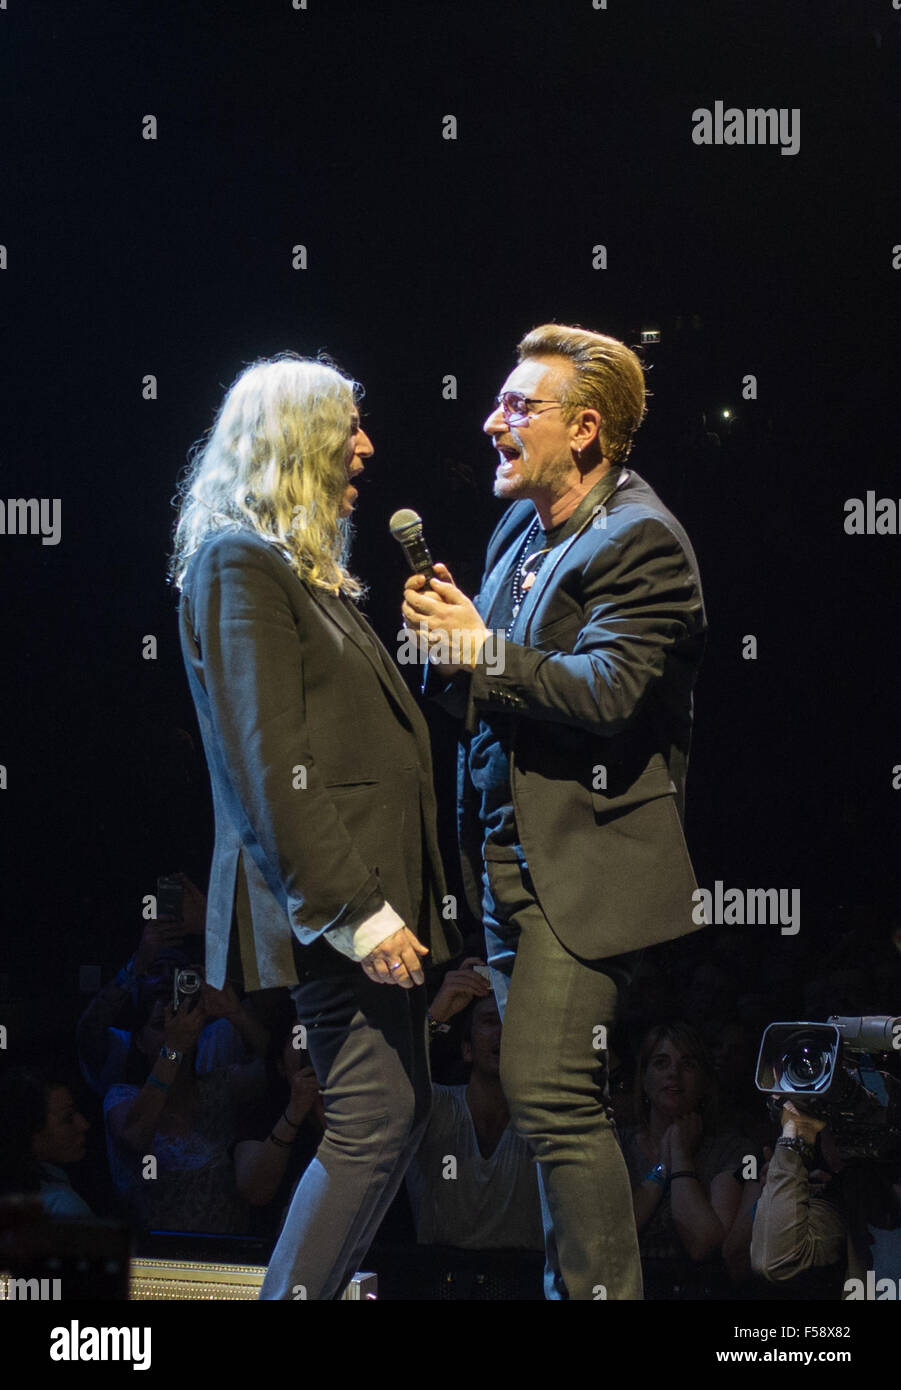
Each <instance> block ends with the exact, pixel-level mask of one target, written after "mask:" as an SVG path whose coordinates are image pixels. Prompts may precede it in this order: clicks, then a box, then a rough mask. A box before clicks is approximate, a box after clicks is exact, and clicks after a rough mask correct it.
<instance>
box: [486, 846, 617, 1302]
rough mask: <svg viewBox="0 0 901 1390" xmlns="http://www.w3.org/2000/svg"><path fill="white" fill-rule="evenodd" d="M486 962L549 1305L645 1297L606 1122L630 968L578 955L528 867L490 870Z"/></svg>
mask: <svg viewBox="0 0 901 1390" xmlns="http://www.w3.org/2000/svg"><path fill="white" fill-rule="evenodd" d="M483 888H484V894H483V908H484V922H485V937H486V942H487V946H488V963H489V965H490V967H491V977H492V984H493V986H494V992H495V995H496V998H497V1004H498V1009H499V1011H500V1014H501V1019H502V1021H503V1032H502V1035H501V1065H500V1070H501V1084H502V1085H503V1088H504V1092H505V1094H506V1097H507V1102H508V1104H509V1106H510V1115H511V1119H512V1121H513V1124H514V1126H515V1128H516V1130H517V1131H518V1132H519V1133H520V1134H521V1135H522V1136H523V1138H524V1139H526V1141H527V1142H528V1144H529V1145H530V1147H531V1149H532V1152H533V1153H534V1155H535V1157H536V1159H537V1160H538V1174H539V1188H540V1192H541V1205H542V1214H543V1219H544V1234H545V1251H546V1265H545V1285H544V1287H545V1297H546V1298H551V1299H590V1300H594V1299H600V1298H607V1299H640V1298H641V1297H642V1285H641V1264H640V1259H639V1253H638V1236H637V1234H636V1230H635V1218H634V1214H633V1208H632V1193H631V1187H630V1183H629V1176H628V1172H627V1169H626V1164H625V1160H624V1159H623V1155H622V1151H621V1149H620V1146H619V1143H618V1141H617V1137H616V1132H615V1130H614V1128H613V1125H612V1122H611V1120H610V1118H609V1117H608V1114H607V1109H606V1104H605V1102H606V1100H607V1058H606V1053H605V1051H604V1050H603V1049H598V1048H597V1046H596V1044H597V1042H598V1041H600V1040H603V1039H604V1037H605V1034H604V1033H601V1032H599V1031H598V1029H599V1026H600V1027H602V1028H604V1029H606V1036H607V1037H608V1038H609V1034H610V1033H611V1031H612V1028H613V1023H614V1018H615V1013H616V1004H617V993H618V983H617V981H618V979H622V972H624V971H626V970H628V967H629V966H630V964H631V963H632V962H631V959H629V958H625V957H617V958H616V960H614V961H602V962H600V965H598V964H596V963H587V962H585V961H583V960H580V959H579V958H578V957H576V956H573V955H572V954H571V953H570V952H569V951H567V950H566V948H565V947H564V946H563V945H562V944H561V943H560V941H558V939H557V937H556V936H555V935H554V933H553V931H552V930H551V928H550V926H549V924H548V921H547V918H546V917H545V915H544V913H543V912H542V910H541V907H540V905H539V903H538V900H537V896H536V893H535V887H534V884H533V883H532V879H531V877H530V875H529V871H528V866H527V865H526V864H525V861H524V859H523V858H522V856H521V855H520V857H519V859H518V860H516V859H513V858H512V857H511V858H510V859H509V860H500V859H498V860H490V861H489V862H488V863H486V865H485V874H484V880H483Z"/></svg>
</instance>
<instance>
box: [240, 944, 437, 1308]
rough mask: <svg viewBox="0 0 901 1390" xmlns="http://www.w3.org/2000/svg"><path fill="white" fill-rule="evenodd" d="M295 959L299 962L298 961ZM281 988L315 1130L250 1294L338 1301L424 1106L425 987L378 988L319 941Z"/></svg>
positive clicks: (408, 1151) (390, 1192)
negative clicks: (322, 1119)
mask: <svg viewBox="0 0 901 1390" xmlns="http://www.w3.org/2000/svg"><path fill="white" fill-rule="evenodd" d="M299 963H300V962H299ZM302 968H303V970H304V978H303V979H302V981H301V983H300V984H299V985H298V986H297V987H296V988H295V989H294V990H293V991H292V997H293V999H294V1002H295V1005H296V1008H297V1017H298V1019H299V1020H300V1022H301V1023H303V1024H304V1025H305V1027H306V1029H307V1048H308V1050H309V1053H310V1060H311V1062H312V1064H313V1067H314V1068H315V1071H316V1075H317V1076H318V1078H319V1081H320V1084H321V1085H322V1087H323V1090H324V1101H325V1114H326V1130H325V1134H324V1136H323V1139H322V1141H321V1143H320V1145H319V1149H318V1151H317V1154H316V1157H315V1158H314V1159H313V1161H312V1163H311V1164H310V1165H309V1167H308V1168H307V1169H306V1170H305V1172H304V1174H303V1176H302V1178H301V1180H300V1182H299V1183H298V1184H297V1187H296V1189H295V1191H294V1196H293V1198H292V1200H291V1205H290V1208H289V1210H288V1214H287V1217H286V1218H285V1224H284V1227H283V1228H282V1232H281V1235H280V1236H279V1238H278V1241H277V1243H276V1246H275V1249H274V1250H273V1252H272V1258H271V1261H270V1264H269V1268H268V1270H267V1272H266V1277H265V1279H264V1281H263V1287H262V1289H261V1291H260V1298H263V1299H301V1298H306V1299H337V1298H340V1297H341V1294H342V1292H343V1290H344V1288H345V1286H346V1284H347V1283H348V1281H349V1279H350V1278H351V1277H352V1275H353V1274H354V1272H355V1271H356V1270H357V1269H359V1267H360V1265H361V1263H362V1261H363V1260H364V1259H365V1257H366V1252H367V1250H368V1249H369V1246H370V1245H371V1243H372V1240H373V1238H374V1236H375V1234H376V1231H377V1230H378V1228H379V1226H380V1225H381V1222H382V1219H383V1217H384V1215H385V1212H386V1211H387V1209H388V1207H389V1206H390V1204H391V1202H392V1200H393V1198H394V1196H395V1194H396V1192H397V1190H398V1188H399V1187H400V1184H401V1181H402V1179H403V1175H404V1172H405V1170H406V1168H407V1165H408V1164H409V1162H410V1159H411V1158H412V1157H413V1154H414V1153H415V1151H416V1148H417V1147H418V1145H419V1141H420V1139H421V1138H422V1134H423V1131H424V1129H425V1126H426V1124H427V1122H428V1117H429V1112H430V1109H431V1103H432V1099H431V1096H432V1093H431V1080H430V1077H429V1064H428V1048H427V1042H426V1022H425V1016H426V1007H427V1001H426V994H425V987H424V986H423V985H419V986H414V988H413V989H411V990H404V989H401V988H400V986H399V985H377V984H373V982H372V981H371V980H369V979H368V978H367V976H366V975H364V973H363V970H362V968H361V967H360V966H359V965H355V964H354V963H353V962H351V961H347V960H342V959H341V957H339V956H336V954H335V952H334V951H333V950H332V948H331V947H330V946H329V945H327V944H326V943H324V942H323V943H316V944H315V945H314V946H311V947H306V948H304V950H303V953H302Z"/></svg>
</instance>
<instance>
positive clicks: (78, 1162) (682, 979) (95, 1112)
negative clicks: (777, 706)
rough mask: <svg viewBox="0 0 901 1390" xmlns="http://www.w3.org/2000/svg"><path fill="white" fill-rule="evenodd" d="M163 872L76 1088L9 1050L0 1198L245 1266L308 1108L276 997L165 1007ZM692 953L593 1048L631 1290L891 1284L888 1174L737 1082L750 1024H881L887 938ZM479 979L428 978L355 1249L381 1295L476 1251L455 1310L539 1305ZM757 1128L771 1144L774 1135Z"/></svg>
mask: <svg viewBox="0 0 901 1390" xmlns="http://www.w3.org/2000/svg"><path fill="white" fill-rule="evenodd" d="M180 877H181V879H182V882H183V885H184V907H183V917H182V920H175V919H171V918H170V919H165V918H160V919H158V920H149V921H147V922H145V923H144V924H143V927H142V929H141V931H140V934H139V936H138V939H137V942H136V949H135V951H134V954H133V955H132V956H131V957H130V958H129V960H128V961H127V962H126V963H124V964H123V966H122V968H121V969H120V970H119V971H118V972H117V974H116V975H115V976H114V977H113V978H112V979H111V980H110V981H109V982H108V983H107V984H105V985H104V986H103V988H102V989H101V990H100V991H99V993H98V994H97V995H96V996H95V997H94V998H92V999H91V1001H90V1003H89V1004H88V1006H87V1008H86V1009H85V1010H84V1012H83V1014H82V1016H81V1018H80V1020H79V1023H78V1028H77V1072H78V1073H79V1074H78V1075H76V1074H75V1072H76V1068H75V1066H74V1065H73V1066H72V1067H70V1068H69V1069H68V1070H67V1069H66V1067H65V1066H60V1065H59V1063H58V1062H57V1063H55V1064H54V1068H52V1069H48V1068H47V1067H45V1066H41V1065H35V1066H34V1067H31V1066H23V1065H21V1063H20V1062H19V1061H18V1060H17V1059H15V1058H10V1060H9V1064H8V1065H7V1067H6V1069H5V1071H4V1073H3V1075H2V1078H0V1110H2V1114H3V1138H2V1141H0V1193H2V1194H3V1196H5V1197H7V1198H9V1197H11V1196H13V1195H14V1194H31V1195H32V1196H33V1197H35V1198H37V1199H38V1200H39V1201H40V1204H41V1206H42V1208H43V1210H44V1212H45V1213H46V1215H47V1216H49V1217H50V1218H52V1219H54V1220H72V1219H75V1220H81V1221H84V1220H90V1219H91V1218H92V1217H94V1216H102V1217H108V1216H117V1217H119V1218H124V1219H125V1220H126V1221H127V1222H128V1224H129V1226H130V1228H131V1229H132V1231H133V1233H134V1237H135V1241H136V1248H137V1249H138V1250H141V1251H144V1252H150V1253H152V1252H153V1251H154V1250H155V1249H157V1248H158V1242H159V1241H160V1240H161V1239H162V1237H163V1233H167V1232H168V1233H172V1232H179V1233H182V1235H183V1236H185V1235H186V1236H190V1235H194V1236H201V1235H202V1236H216V1235H220V1236H228V1237H241V1238H244V1240H245V1241H246V1242H247V1249H252V1250H253V1251H255V1252H256V1255H255V1258H256V1259H257V1260H258V1261H260V1262H264V1261H265V1258H266V1254H267V1252H268V1250H270V1249H271V1247H272V1244H273V1243H274V1241H275V1239H276V1237H277V1235H278V1231H279V1228H280V1224H281V1221H282V1219H283V1217H284V1214H285V1211H286V1208H287V1205H288V1203H289V1200H290V1196H291V1192H292V1190H293V1187H294V1185H295V1183H296V1182H297V1180H298V1178H299V1176H300V1175H301V1173H302V1172H303V1171H304V1168H305V1167H306V1165H307V1164H308V1163H309V1161H310V1160H311V1158H312V1157H313V1155H314V1154H315V1152H316V1148H317V1145H318V1143H319V1140H320V1138H321V1136H322V1134H323V1131H324V1127H325V1125H326V1123H327V1118H326V1115H325V1112H324V1108H323V1102H322V1097H321V1094H320V1089H319V1085H318V1082H317V1079H316V1076H315V1073H314V1071H313V1068H312V1067H311V1066H310V1063H309V1059H308V1057H307V1054H306V1053H305V1051H304V1049H303V1045H302V1044H303V1041H304V1039H303V1031H302V1029H301V1028H300V1027H299V1025H298V1024H297V1023H296V1019H295V1016H294V1012H293V1009H292V1007H291V1001H290V998H289V996H288V992H287V991H286V990H269V991H262V992H259V993H256V994H254V995H250V996H247V997H245V998H243V999H240V998H238V996H237V994H236V993H235V991H234V990H233V989H232V988H231V987H230V986H226V988H225V989H223V990H215V989H213V988H211V987H210V986H209V985H207V984H200V986H199V988H198V989H197V991H196V993H195V994H193V995H190V994H188V995H185V994H182V996H181V998H180V999H179V1006H178V1008H175V1007H174V999H175V998H176V996H177V989H176V987H175V980H176V977H177V976H178V974H179V972H180V971H184V970H188V971H189V972H190V971H191V970H195V971H196V972H197V973H198V975H200V976H201V977H202V954H203V951H202V941H203V937H202V922H203V912H204V897H203V895H202V893H201V892H200V890H199V889H198V888H197V887H196V885H194V884H193V883H192V882H191V880H190V879H188V878H187V877H186V876H185V875H181V876H180ZM704 938H705V940H704V941H703V943H697V944H695V943H691V944H689V945H686V944H685V943H679V944H678V947H664V948H654V949H652V950H649V951H646V952H644V953H643V955H642V956H641V958H640V959H639V961H638V964H637V966H636V970H635V974H634V977H633V980H632V986H631V989H630V991H629V993H628V995H627V997H626V1001H625V1007H624V1010H623V1015H622V1020H621V1023H620V1025H619V1026H618V1029H617V1035H616V1037H614V1038H613V1039H610V1040H609V1050H607V1051H605V1050H604V1049H603V1048H602V1049H599V1053H598V1085H599V1086H600V1087H602V1088H604V1089H605V1093H606V1095H608V1096H609V1103H610V1105H611V1107H612V1112H613V1115H614V1119H615V1121H616V1125H617V1130H618V1134H619V1138H620V1142H621V1144H622V1147H623V1152H624V1155H625V1158H626V1162H627V1166H628V1169H629V1174H630V1178H631V1181H632V1185H633V1200H634V1206H635V1216H636V1223H637V1227H638V1232H639V1243H640V1249H641V1255H642V1272H643V1278H644V1286H645V1297H646V1298H647V1299H651V1300H660V1299H663V1300H672V1299H709V1298H716V1299H748V1298H817V1297H836V1298H838V1297H841V1296H842V1291H843V1289H844V1288H845V1284H846V1281H847V1279H848V1278H849V1277H850V1276H852V1275H857V1276H860V1277H863V1276H864V1275H865V1273H866V1271H867V1270H868V1269H869V1270H873V1271H874V1276H873V1277H878V1278H886V1277H888V1278H890V1279H893V1280H898V1279H899V1278H901V1201H899V1195H901V1159H899V1158H895V1159H894V1160H889V1161H885V1162H882V1163H877V1162H867V1161H863V1162H857V1163H843V1161H842V1157H841V1154H840V1152H839V1150H838V1148H837V1147H836V1145H835V1143H834V1142H833V1141H832V1139H831V1136H830V1133H829V1130H828V1128H827V1127H824V1126H823V1124H822V1122H821V1121H819V1120H817V1119H815V1118H813V1117H812V1116H810V1115H807V1114H804V1113H802V1112H800V1111H798V1110H797V1109H795V1108H794V1107H793V1106H792V1105H791V1104H790V1103H789V1104H788V1105H786V1106H785V1107H784V1108H783V1110H782V1114H781V1130H780V1127H779V1126H774V1125H773V1123H772V1121H771V1120H770V1119H769V1118H768V1114H767V1107H766V1104H765V1100H766V1098H765V1097H764V1096H762V1095H761V1093H760V1092H759V1091H758V1090H757V1089H756V1087H755V1084H754V1076H755V1064H756V1058H757V1051H758V1047H759V1043H760V1037H761V1033H762V1031H763V1029H764V1028H765V1027H766V1026H767V1024H769V1023H770V1022H771V1021H773V1020H776V1019H784V1020H791V1019H798V1020H807V1021H810V1020H825V1019H826V1018H827V1017H828V1016H830V1015H832V1014H842V1015H860V1014H864V1015H865V1014H877V1013H882V1012H885V1002H886V1000H887V999H892V998H897V993H898V988H899V984H901V949H899V943H898V941H897V940H896V939H894V938H893V937H892V936H891V935H890V934H888V933H887V934H886V935H885V936H884V937H883V938H881V939H880V938H879V937H878V936H875V937H874V935H873V934H872V932H870V931H868V930H864V929H863V926H862V924H861V925H858V926H857V927H855V926H854V925H850V926H848V927H847V928H846V929H844V930H841V929H836V930H835V931H834V932H833V933H832V934H831V939H830V941H829V943H828V947H827V948H826V949H824V941H823V940H822V938H821V939H820V940H819V941H818V943H817V945H816V953H817V961H816V968H813V962H812V961H811V963H810V964H811V969H810V970H809V972H804V971H803V970H802V969H801V967H802V965H803V962H802V961H801V959H800V955H799V956H798V958H797V959H796V960H795V961H794V962H793V968H792V970H789V969H787V968H782V969H777V968H776V967H775V966H774V965H773V963H772V961H771V960H770V959H769V957H768V956H767V954H766V953H765V951H758V959H757V961H756V962H754V961H752V960H750V959H749V951H748V946H747V940H746V938H745V939H743V938H742V936H741V934H740V933H739V932H738V931H736V930H733V931H730V929H728V928H718V929H717V928H715V929H712V930H711V931H710V932H707V933H704ZM866 943H869V944H866ZM701 945H703V948H704V949H701ZM810 949H813V948H810ZM483 964H484V951H483V948H482V945H481V943H480V941H479V937H478V934H476V933H473V934H471V935H470V937H468V938H467V941H466V953H465V955H464V957H463V958H462V960H461V961H460V962H454V963H453V965H452V968H450V969H448V970H447V971H445V972H444V974H443V978H436V979H434V980H432V981H430V984H429V986H427V987H428V989H429V997H430V1017H431V1023H430V1030H431V1034H432V1043H431V1054H432V1056H431V1060H432V1071H433V1082H434V1100H433V1110H432V1116H431V1119H430V1122H429V1127H428V1129H427V1131H426V1133H425V1136H424V1138H423V1141H422V1143H421V1146H420V1149H419V1152H418V1154H417V1157H416V1159H415V1160H414V1162H413V1164H412V1165H411V1167H410V1169H409V1171H408V1174H407V1178H406V1183H405V1189H404V1190H403V1191H402V1192H401V1194H400V1196H399V1197H398V1199H397V1200H396V1201H395V1203H394V1206H393V1208H392V1209H391V1211H390V1212H389V1214H388V1216H387V1217H386V1219H385V1221H384V1223H383V1226H382V1229H381V1231H380V1233H379V1236H378V1238H377V1240H376V1243H375V1245H374V1247H373V1250H372V1252H371V1256H370V1264H371V1265H372V1267H374V1268H376V1270H379V1268H380V1265H383V1266H384V1269H385V1270H386V1271H387V1274H386V1279H387V1288H388V1289H390V1288H391V1287H393V1286H392V1281H391V1271H392V1270H393V1269H400V1268H401V1267H405V1268H407V1269H408V1270H409V1269H410V1268H414V1269H416V1270H417V1271H418V1274H417V1281H418V1292H417V1293H415V1294H414V1293H413V1292H411V1290H410V1289H409V1288H407V1289H406V1293H405V1296H418V1297H423V1296H429V1295H428V1293H427V1290H428V1289H429V1287H430V1285H429V1274H430V1273H431V1275H432V1276H435V1277H439V1278H440V1277H443V1278H444V1279H445V1281H446V1280H447V1279H448V1278H452V1277H457V1278H459V1274H457V1275H455V1276H451V1275H449V1274H447V1272H446V1271H447V1269H448V1268H449V1267H450V1264H452V1263H453V1262H454V1261H455V1262H456V1266H455V1267H456V1268H457V1269H458V1270H459V1268H460V1267H462V1266H464V1265H466V1264H467V1262H468V1263H469V1265H470V1266H471V1267H476V1266H478V1264H479V1261H480V1260H481V1261H483V1262H486V1261H487V1262H488V1263H487V1264H486V1265H485V1267H486V1268H491V1269H492V1271H493V1282H492V1283H491V1284H490V1285H489V1286H487V1287H489V1288H490V1289H493V1290H494V1292H493V1293H492V1292H488V1293H487V1294H486V1293H482V1294H478V1293H476V1294H472V1295H471V1296H476V1297H477V1296H482V1297H484V1296H488V1297H491V1296H495V1297H506V1298H509V1297H514V1298H536V1299H537V1298H539V1297H540V1281H541V1266H542V1255H541V1251H542V1248H543V1241H542V1225H541V1212H540V1204H539V1199H538V1190H537V1185H536V1178H535V1168H534V1164H533V1162H532V1160H531V1157H530V1154H529V1151H528V1147H527V1145H526V1144H525V1142H524V1141H523V1140H522V1139H521V1138H519V1137H518V1136H517V1135H516V1133H515V1131H514V1130H513V1128H512V1126H511V1125H510V1123H509V1112H508V1109H507V1105H506V1101H505V1098H504V1094H503V1090H502V1087H501V1083H500V1077H499V1061H500V1048H501V1023H500V1018H499V1015H498V1010H497V1007H496V1004H495V1002H494V997H493V994H492V991H491V987H490V985H489V983H488V980H487V978H486V977H485V975H483V974H482V973H480V971H479V969H478V968H477V967H479V966H481V965H483ZM799 972H800V973H799ZM799 978H803V979H805V980H806V983H805V984H804V986H803V988H802V989H798V988H797V985H796V981H797V980H798V979H799ZM167 1048H168V1049H173V1050H177V1051H179V1052H182V1053H183V1054H184V1062H183V1064H182V1065H181V1066H180V1067H179V1068H178V1071H177V1075H176V1079H175V1080H174V1081H170V1080H166V1079H162V1078H163V1077H164V1076H165V1075H166V1074H167V1073H166V1067H167V1065H168V1064H167V1062H166V1060H165V1058H164V1057H163V1056H162V1054H161V1049H162V1050H163V1052H164V1051H165V1049H167ZM72 1060H73V1063H74V1060H75V1059H74V1058H73V1059H72ZM95 1128H96V1129H101V1128H102V1131H103V1136H104V1140H105V1149H106V1163H105V1164H103V1162H102V1155H101V1152H100V1150H99V1148H98V1145H97V1144H96V1143H94V1144H92V1145H91V1146H90V1156H89V1157H86V1153H87V1151H88V1137H89V1134H90V1131H91V1130H92V1129H95ZM780 1133H781V1136H782V1137H783V1139H785V1137H786V1136H788V1137H789V1138H790V1139H791V1140H792V1142H791V1143H783V1144H781V1145H777V1142H776V1141H777V1138H778V1137H779V1136H780ZM808 1143H809V1144H810V1145H811V1146H812V1147H811V1148H810V1149H807V1147H806V1146H807V1144H808ZM802 1153H803V1161H802ZM774 1155H775V1156H776V1157H775V1159H774ZM774 1162H775V1163H776V1165H777V1168H778V1183H777V1182H776V1181H775V1180H774V1178H773V1176H772V1173H773V1168H772V1165H773V1164H774ZM658 1164H663V1165H664V1169H665V1171H666V1173H667V1178H666V1180H665V1181H659V1180H657V1179H655V1176H654V1174H655V1170H656V1169H657V1165H658ZM799 1212H800V1213H802V1215H803V1219H802V1218H801V1217H800V1216H799ZM411 1262H412V1263H411ZM442 1271H444V1273H443V1274H442ZM396 1287H397V1289H398V1292H399V1291H400V1290H401V1288H403V1282H402V1281H401V1282H400V1283H398V1284H397V1286H396ZM432 1296H436V1297H437V1296H440V1295H439V1294H438V1293H434V1294H433V1295H432ZM444 1296H447V1295H446V1293H445V1295H444ZM600 1296H603V1295H600Z"/></svg>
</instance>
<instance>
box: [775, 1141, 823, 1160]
mask: <svg viewBox="0 0 901 1390" xmlns="http://www.w3.org/2000/svg"><path fill="white" fill-rule="evenodd" d="M780 1147H781V1148H783V1149H794V1150H795V1153H799V1154H800V1155H801V1158H802V1160H803V1162H804V1164H805V1165H806V1166H807V1167H808V1168H809V1167H810V1165H811V1163H813V1160H814V1155H815V1154H816V1149H815V1147H814V1145H813V1144H811V1143H810V1142H809V1140H807V1139H802V1138H801V1137H800V1136H798V1137H797V1138H794V1139H789V1138H788V1137H787V1136H786V1135H780V1136H779V1138H778V1139H777V1140H776V1148H777V1149H778V1148H780Z"/></svg>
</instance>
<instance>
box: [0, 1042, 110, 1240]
mask: <svg viewBox="0 0 901 1390" xmlns="http://www.w3.org/2000/svg"><path fill="white" fill-rule="evenodd" d="M88 1129H89V1125H88V1122H87V1120H86V1119H85V1118H84V1116H83V1115H81V1114H79V1112H78V1110H77V1109H76V1107H75V1102H74V1100H73V1099H72V1094H71V1092H70V1091H69V1089H68V1087H66V1086H64V1085H63V1084H62V1082H59V1081H47V1080H45V1079H44V1078H43V1077H42V1076H41V1075H39V1073H38V1072H36V1071H31V1070H29V1069H27V1068H24V1067H16V1068H13V1069H12V1070H10V1071H8V1072H7V1073H6V1075H5V1076H4V1077H3V1079H2V1081H0V1196H6V1195H11V1194H12V1193H29V1192H33V1193H37V1194H39V1195H40V1199H41V1205H42V1206H43V1208H44V1211H45V1212H46V1213H47V1215H48V1216H52V1217H62V1218H76V1219H79V1218H80V1219H82V1220H89V1219H90V1218H91V1216H92V1212H91V1209H90V1207H89V1206H88V1204H87V1202H85V1200H84V1199H83V1198H82V1197H80V1196H79V1195H78V1193H77V1192H76V1191H75V1189H74V1188H73V1186H72V1184H71V1182H70V1181H69V1177H68V1175H67V1173H66V1172H65V1168H64V1165H67V1164H70V1163H78V1162H79V1161H80V1160H81V1159H83V1158H84V1155H85V1135H86V1134H87V1132H88Z"/></svg>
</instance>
